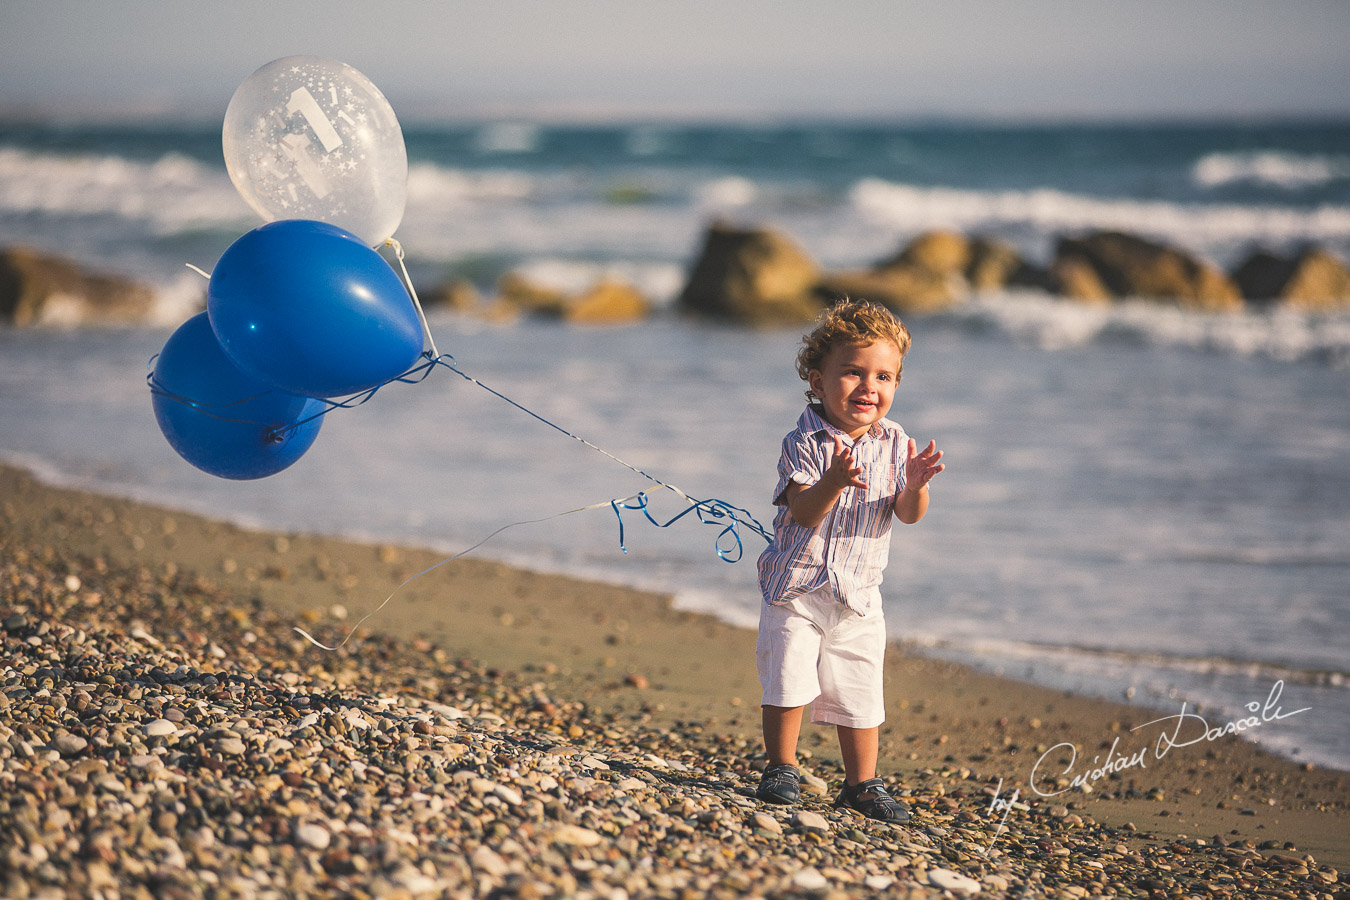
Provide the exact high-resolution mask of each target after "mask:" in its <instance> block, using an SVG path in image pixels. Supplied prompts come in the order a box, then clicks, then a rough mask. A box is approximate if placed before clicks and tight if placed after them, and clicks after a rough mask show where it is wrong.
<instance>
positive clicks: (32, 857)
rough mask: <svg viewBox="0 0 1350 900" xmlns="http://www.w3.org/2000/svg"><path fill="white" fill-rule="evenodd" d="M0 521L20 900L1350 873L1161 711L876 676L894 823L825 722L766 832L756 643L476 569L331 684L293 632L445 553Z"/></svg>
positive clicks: (941, 673) (45, 502) (615, 599)
mask: <svg viewBox="0 0 1350 900" xmlns="http://www.w3.org/2000/svg"><path fill="white" fill-rule="evenodd" d="M0 498H3V501H2V504H3V509H2V511H3V516H2V517H0V560H2V562H0V566H2V569H0V584H3V592H2V593H0V616H2V617H3V620H4V631H3V635H2V636H3V639H4V647H3V655H4V662H5V668H4V675H5V679H6V681H5V691H4V694H3V696H0V757H3V759H2V760H0V764H2V765H0V782H3V784H4V785H5V793H6V795H7V797H6V799H5V801H4V802H3V804H2V806H0V833H5V834H6V835H7V836H8V837H7V839H6V841H5V843H6V844H7V848H6V849H5V850H4V852H5V854H6V857H5V863H6V865H5V875H4V878H5V879H6V885H5V891H6V894H7V895H8V896H16V897H23V896H57V895H84V896H105V897H112V896H255V895H256V896H296V895H316V896H409V895H414V896H421V895H428V896H438V895H444V896H482V895H487V894H491V893H493V892H497V893H496V895H498V896H508V895H510V896H514V895H519V896H616V893H615V892H616V891H618V890H622V891H624V892H626V893H627V895H629V896H644V895H652V896H704V895H712V894H716V895H726V896H734V895H741V894H747V893H749V894H760V895H770V896H778V895H827V894H830V893H831V892H835V893H838V894H839V895H841V896H847V895H859V894H869V893H874V892H887V893H889V894H890V895H899V896H906V895H908V896H915V897H928V896H935V897H936V896H946V895H947V894H944V893H943V892H944V891H947V892H950V893H951V894H954V895H963V894H966V895H968V894H970V893H975V892H979V893H980V895H981V896H994V897H1002V896H1072V897H1084V896H1122V897H1149V896H1235V897H1242V896H1255V895H1258V894H1260V895H1262V896H1285V897H1334V896H1341V894H1340V893H1339V892H1340V891H1341V890H1343V888H1341V882H1340V880H1339V876H1338V874H1337V872H1336V870H1337V869H1342V868H1345V867H1347V866H1350V810H1348V809H1347V803H1348V802H1350V775H1347V774H1345V773H1339V772H1333V771H1327V770H1322V769H1318V768H1315V767H1312V766H1308V765H1300V764H1296V763H1294V762H1290V761H1286V760H1283V759H1280V758H1277V757H1274V756H1272V755H1270V754H1268V753H1265V752H1263V751H1261V750H1259V749H1257V748H1256V747H1255V746H1254V745H1252V744H1250V743H1249V742H1247V741H1245V740H1242V739H1240V738H1239V737H1236V736H1234V735H1232V734H1231V733H1229V734H1225V733H1223V732H1224V731H1225V726H1227V725H1230V723H1226V722H1221V721H1218V720H1215V721H1206V722H1205V723H1204V724H1203V725H1201V724H1200V723H1198V722H1197V721H1196V720H1195V719H1192V720H1189V721H1180V720H1178V719H1177V718H1176V716H1177V714H1178V713H1179V712H1180V709H1179V708H1178V709H1176V710H1171V711H1168V710H1162V711H1159V712H1157V713H1152V712H1150V711H1147V710H1142V709H1140V708H1137V707H1127V706H1123V705H1117V704H1112V703H1108V702H1103V701H1098V700H1092V699H1086V698H1082V697H1076V696H1072V695H1066V694H1063V693H1058V692H1054V691H1049V690H1045V689H1042V688H1037V687H1032V686H1028V685H1025V684H1022V683H1018V682H1014V681H1010V680H1003V679H998V678H994V677H990V676H986V675H982V674H979V673H977V672H974V671H971V670H969V669H966V668H963V667H960V666H956V665H952V664H949V663H945V662H940V661H934V660H932V659H928V658H925V657H923V656H922V655H919V654H917V653H916V652H914V651H913V650H912V649H911V648H906V647H894V648H893V649H892V651H891V652H890V654H889V658H888V662H887V666H888V672H887V699H888V717H887V722H886V724H885V725H884V726H883V727H882V733H881V738H882V747H881V749H882V759H881V766H880V768H881V772H882V774H883V776H884V777H885V778H886V780H887V782H888V783H889V784H890V785H891V786H892V788H893V792H895V793H897V794H898V795H900V796H902V797H904V798H905V799H906V801H907V802H908V803H909V804H910V806H911V807H912V808H913V810H914V812H915V818H914V821H913V822H912V823H911V824H910V825H907V826H903V827H898V826H887V825H881V824H879V823H873V822H869V821H866V820H862V819H860V818H856V817H852V816H849V815H845V814H843V813H840V812H838V811H835V810H832V809H831V808H830V806H829V801H830V799H831V798H832V796H833V794H834V792H835V791H837V789H838V785H839V783H840V781H841V778H842V770H841V767H840V765H839V763H838V757H837V749H836V745H835V740H834V735H833V733H832V732H829V731H826V730H824V729H818V728H810V727H808V729H807V731H806V733H805V734H804V740H803V747H804V748H805V749H806V751H807V753H809V758H808V759H807V760H806V766H807V767H808V768H809V770H810V772H811V774H812V775H813V776H814V778H813V779H812V781H813V784H814V785H815V790H814V791H813V792H811V793H808V796H807V799H806V801H805V803H804V805H803V807H802V808H800V809H793V808H780V807H766V806H764V805H762V804H758V803H756V802H755V801H754V800H753V796H752V795H753V788H754V785H755V783H756V782H757V779H758V770H759V769H762V767H763V765H764V762H763V756H762V753H760V747H759V741H758V708H757V701H758V683H757V680H756V677H755V672H754V660H753V648H754V634H753V632H750V631H747V630H744V629H739V628H735V627H732V626H729V625H726V624H723V623H721V622H719V621H716V620H715V619H712V618H710V617H707V616H703V615H696V614H692V613H688V612H682V611H679V610H675V609H672V607H671V605H670V603H669V600H668V598H666V597H663V596H660V595H656V594H649V593H642V592H639V591H634V590H630V589H626V588H621V587H617V586H613V585H605V584H595V583H588V582H584V581H581V580H577V579H573V578H568V577H562V576H555V575H546V574H538V573H531V572H525V571H519V570H516V569H512V568H509V567H507V566H504V565H501V564H498V563H495V562H491V561H486V560H481V559H474V558H465V559H462V560H458V561H456V562H454V563H451V564H449V565H446V566H443V567H441V568H439V569H437V570H436V571H434V572H432V573H430V574H427V575H425V576H423V577H421V578H419V579H417V580H416V581H414V582H413V583H411V584H409V585H407V586H406V587H403V588H401V589H399V590H397V592H396V593H395V594H394V597H393V599H392V600H391V601H390V602H389V604H388V605H387V606H386V607H385V608H384V609H383V610H382V611H381V612H379V613H378V614H377V615H375V616H374V617H373V618H371V619H370V620H369V621H368V622H367V623H366V624H365V625H364V626H362V627H361V628H360V629H358V630H357V631H356V633H355V634H354V635H353V637H352V638H351V640H350V641H349V642H348V643H347V645H346V646H345V647H344V648H342V649H341V650H340V651H338V652H334V653H330V652H327V651H324V650H321V649H319V648H317V647H314V646H312V645H310V644H308V643H307V642H305V641H303V640H302V639H301V638H300V637H299V636H298V635H297V634H296V633H295V632H294V631H293V630H292V628H293V627H295V626H299V627H302V628H304V629H306V630H308V631H310V632H311V633H312V634H314V635H315V637H316V638H318V639H319V640H321V641H324V642H325V643H336V642H337V641H340V640H341V639H342V637H343V636H345V635H346V634H347V632H348V630H349V629H350V628H351V627H352V626H353V625H354V624H355V623H356V621H357V620H358V619H359V618H360V617H361V616H362V615H364V614H365V613H367V612H369V611H371V610H373V609H374V608H375V607H377V606H378V605H379V604H380V603H381V602H382V601H383V600H384V599H385V598H386V597H388V596H389V595H390V593H391V592H394V591H395V589H396V588H398V586H399V585H400V583H402V582H403V581H404V580H406V579H407V578H408V577H409V576H412V575H414V574H417V573H418V572H421V571H422V570H424V569H426V568H427V567H429V566H432V565H434V564H436V563H437V562H439V561H440V559H441V558H440V557H438V556H436V555H435V554H432V553H429V552H427V551H423V550H419V549H416V548H409V547H392V546H375V545H363V544H359V543H353V542H347V541H342V540H336V539H332V538H327V537H321V536H315V535H307V534H271V533H260V532H252V531H248V530H245V529H242V528H239V527H236V526H233V525H229V524H224V523H220V522H214V521H210V520H206V519H202V518H198V517H195V516H191V515H186V514H182V513H177V512H171V511H166V510H162V509H156V508H152V507H148V506H144V505H140V504H136V503H132V502H128V501H123V500H119V499H114V498H109V497H102V496H97V495H92V494H88V493H83V492H78V491H71V490H64V489H58V488H53V487H50V486H45V485H42V484H40V483H38V482H37V481H35V480H34V479H33V478H31V477H30V476H29V475H27V474H26V473H23V472H21V471H18V470H15V469H11V468H0ZM1254 699H1257V700H1266V699H1267V698H1254ZM1290 712H1292V711H1291V710H1287V709H1284V710H1282V709H1280V708H1279V704H1278V697H1271V698H1269V700H1268V702H1267V703H1266V704H1265V708H1264V709H1263V710H1262V711H1261V712H1259V713H1257V714H1255V715H1256V717H1257V718H1260V719H1262V721H1261V722H1259V723H1258V722H1255V721H1253V722H1251V723H1248V725H1247V727H1271V728H1275V727H1278V726H1279V721H1278V719H1279V716H1280V715H1281V714H1288V713H1290ZM1201 715H1203V713H1201ZM1169 716H1170V717H1171V718H1168V717H1169ZM1154 719H1161V720H1162V721H1159V722H1155V723H1153V724H1151V725H1150V724H1146V723H1149V722H1150V721H1151V720H1154ZM1136 728H1137V730H1132V729H1136ZM1205 728H1209V729H1211V732H1210V734H1209V735H1208V736H1206V734H1205V732H1204V729H1205ZM1197 729H1199V730H1197ZM1226 730H1227V731H1230V732H1231V731H1233V730H1235V728H1233V727H1229V728H1227V729H1226ZM1169 738H1170V741H1171V743H1170V744H1169V743H1168V740H1169ZM816 779H818V781H816Z"/></svg>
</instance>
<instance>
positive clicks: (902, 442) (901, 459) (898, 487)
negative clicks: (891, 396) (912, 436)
mask: <svg viewBox="0 0 1350 900" xmlns="http://www.w3.org/2000/svg"><path fill="white" fill-rule="evenodd" d="M891 452H892V454H893V459H894V460H895V463H894V465H895V496H896V497H898V496H900V494H901V492H903V491H904V489H905V457H906V454H908V453H909V435H907V434H905V430H904V429H903V428H900V427H899V426H896V429H895V441H894V446H893V447H892V450H891Z"/></svg>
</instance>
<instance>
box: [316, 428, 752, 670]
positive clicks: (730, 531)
mask: <svg viewBox="0 0 1350 900" xmlns="http://www.w3.org/2000/svg"><path fill="white" fill-rule="evenodd" d="M602 452H603V451H602ZM662 487H667V488H669V485H662ZM670 489H671V490H675V489H674V488H670ZM679 493H680V494H681V496H684V494H683V492H679ZM686 499H687V498H686ZM690 502H691V503H693V504H694V505H693V506H690V507H689V508H688V509H685V510H684V511H683V512H679V513H676V514H675V515H674V516H672V517H670V518H669V519H667V520H666V521H665V522H658V521H657V520H656V518H655V517H654V516H652V514H651V510H650V509H649V508H648V504H647V492H646V491H640V492H639V493H637V494H634V495H633V496H631V497H624V498H623V499H621V500H617V499H616V500H607V501H605V502H604V503H592V504H590V505H589V506H579V507H577V508H576V509H569V510H567V511H566V512H560V513H554V514H552V515H549V516H543V517H542V518H538V519H525V520H523V521H520V522H511V523H510V524H508V525H503V526H501V527H500V528H498V529H497V530H496V531H493V532H492V533H491V534H489V535H488V536H487V537H485V538H483V539H482V540H480V541H478V543H476V544H474V545H473V546H471V547H468V548H466V549H464V550H461V551H459V552H458V553H456V554H454V555H453V556H448V557H446V558H445V559H443V560H441V561H440V562H438V563H435V564H434V565H431V566H428V567H427V568H425V569H423V570H422V571H420V572H418V573H417V574H416V575H413V576H411V577H409V578H406V579H404V580H403V581H402V582H401V583H400V584H399V585H398V586H397V587H395V588H394V589H393V590H392V591H390V592H389V596H387V597H385V598H384V601H383V602H381V603H380V605H379V606H377V607H375V608H374V609H372V610H371V611H370V612H368V613H366V614H365V615H364V616H362V617H361V618H360V619H359V620H358V621H357V623H356V624H355V625H353V626H352V627H351V628H350V629H349V630H348V631H347V633H346V635H344V636H343V638H342V640H341V641H339V642H338V643H337V644H335V645H332V646H330V645H328V644H325V643H322V642H321V641H319V640H318V639H317V638H315V637H314V636H313V635H312V634H310V633H309V632H308V631H305V629H303V628H300V627H299V626H293V627H292V629H291V630H292V631H294V632H295V633H296V634H298V635H300V636H301V637H303V638H304V639H305V640H307V641H309V642H310V643H311V644H313V645H314V646H315V647H318V648H319V649H321V650H327V651H329V652H335V651H337V650H340V649H342V648H343V647H344V646H346V644H347V642H348V641H350V640H351V639H352V636H353V635H354V634H356V632H357V630H358V629H360V627H361V626H362V625H364V624H365V623H366V621H367V620H368V619H370V618H371V617H373V616H375V615H376V614H377V613H379V612H380V610H382V609H384V608H385V607H386V606H388V605H389V602H390V601H391V600H393V599H394V596H395V595H396V594H397V593H398V592H399V591H401V590H403V589H404V588H405V587H407V586H408V585H410V584H412V583H413V582H414V581H416V580H417V579H419V578H421V577H422V576H423V575H429V574H431V573H432V572H434V571H436V570H437V569H439V568H441V567H442V566H444V565H448V564H449V563H452V562H454V561H455V560H457V559H460V558H461V557H464V556H467V555H468V554H470V553H472V552H473V551H475V550H477V549H478V548H479V547H481V546H483V545H484V544H486V543H487V542H488V541H490V540H492V539H493V538H495V537H496V536H497V535H499V534H501V533H502V532H503V531H506V530H508V529H510V528H516V527H519V526H521V525H537V524H539V523H540V522H548V521H550V520H552V519H560V518H562V517H563V516H570V515H572V514H574V513H579V512H587V511H589V510H592V509H604V508H605V507H607V506H608V507H610V508H612V509H613V510H614V513H615V515H616V516H618V519H619V549H620V550H622V551H623V552H624V553H627V552H628V547H627V546H625V544H624V529H623V512H622V511H623V510H638V511H641V512H642V514H643V515H644V516H645V517H646V518H647V521H649V522H651V523H652V524H653V525H655V526H656V527H657V528H669V527H670V526H671V525H674V524H675V523H676V522H677V521H679V520H680V519H682V518H684V517H685V516H686V515H688V514H689V513H691V512H697V515H698V518H699V521H701V522H703V523H704V524H718V523H717V522H715V521H712V520H715V519H722V518H728V519H729V520H730V521H729V523H728V524H727V526H726V527H725V528H723V529H722V532H721V533H720V534H719V535H718V536H717V541H716V548H717V555H718V557H719V558H721V559H722V560H723V561H724V562H729V563H735V562H739V561H740V559H741V556H742V555H743V554H744V551H745V548H744V545H743V544H742V543H741V537H740V533H739V531H738V530H737V525H738V524H745V523H743V522H741V520H740V519H739V518H738V517H737V516H736V513H738V512H739V513H744V514H745V515H746V516H747V517H749V519H750V522H752V523H754V524H753V525H752V526H751V528H752V530H755V531H756V532H757V533H759V534H761V535H763V536H765V537H767V534H765V532H764V530H763V526H761V525H760V524H759V522H756V521H755V519H754V517H753V516H750V514H749V513H747V512H746V511H745V510H743V509H740V508H738V507H734V506H730V505H729V504H727V503H725V502H724V501H721V500H691V501H690ZM728 535H730V536H731V538H732V539H733V540H734V541H735V554H734V555H732V553H731V548H730V547H726V548H724V547H723V546H722V542H723V540H724V539H725V538H726V537H727V536H728Z"/></svg>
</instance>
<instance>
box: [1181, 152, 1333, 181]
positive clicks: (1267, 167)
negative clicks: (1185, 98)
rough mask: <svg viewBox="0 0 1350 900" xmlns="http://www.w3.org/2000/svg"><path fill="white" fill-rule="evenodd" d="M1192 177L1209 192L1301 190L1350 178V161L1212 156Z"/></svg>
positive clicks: (1265, 155) (1199, 163)
mask: <svg viewBox="0 0 1350 900" xmlns="http://www.w3.org/2000/svg"><path fill="white" fill-rule="evenodd" d="M1191 177H1192V179H1193V180H1194V181H1195V183H1196V184H1198V185H1201V186H1202V187H1206V188H1217V187H1223V186H1225V185H1229V184H1234V183H1240V182H1249V183H1256V184H1262V185H1267V186H1273V187H1278V188H1285V189H1289V190H1299V189H1304V188H1313V187H1319V186H1321V185H1324V184H1328V183H1330V182H1333V181H1337V180H1340V179H1345V178H1350V157H1344V156H1301V155H1299V154H1295V153H1281V152H1276V151H1263V152H1255V153H1210V154H1207V155H1205V156H1204V157H1202V158H1201V159H1200V160H1198V161H1197V162H1196V164H1195V166H1194V168H1193V169H1192V170H1191Z"/></svg>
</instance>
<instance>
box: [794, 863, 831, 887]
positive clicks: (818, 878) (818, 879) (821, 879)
mask: <svg viewBox="0 0 1350 900" xmlns="http://www.w3.org/2000/svg"><path fill="white" fill-rule="evenodd" d="M792 886H793V887H794V888H796V889H797V890H799V891H823V890H826V889H827V888H829V886H830V881H829V879H828V878H826V877H825V876H824V875H822V874H821V873H820V870H819V869H814V868H811V867H810V866H808V867H807V868H805V869H798V870H797V871H796V872H795V873H793V875H792Z"/></svg>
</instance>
